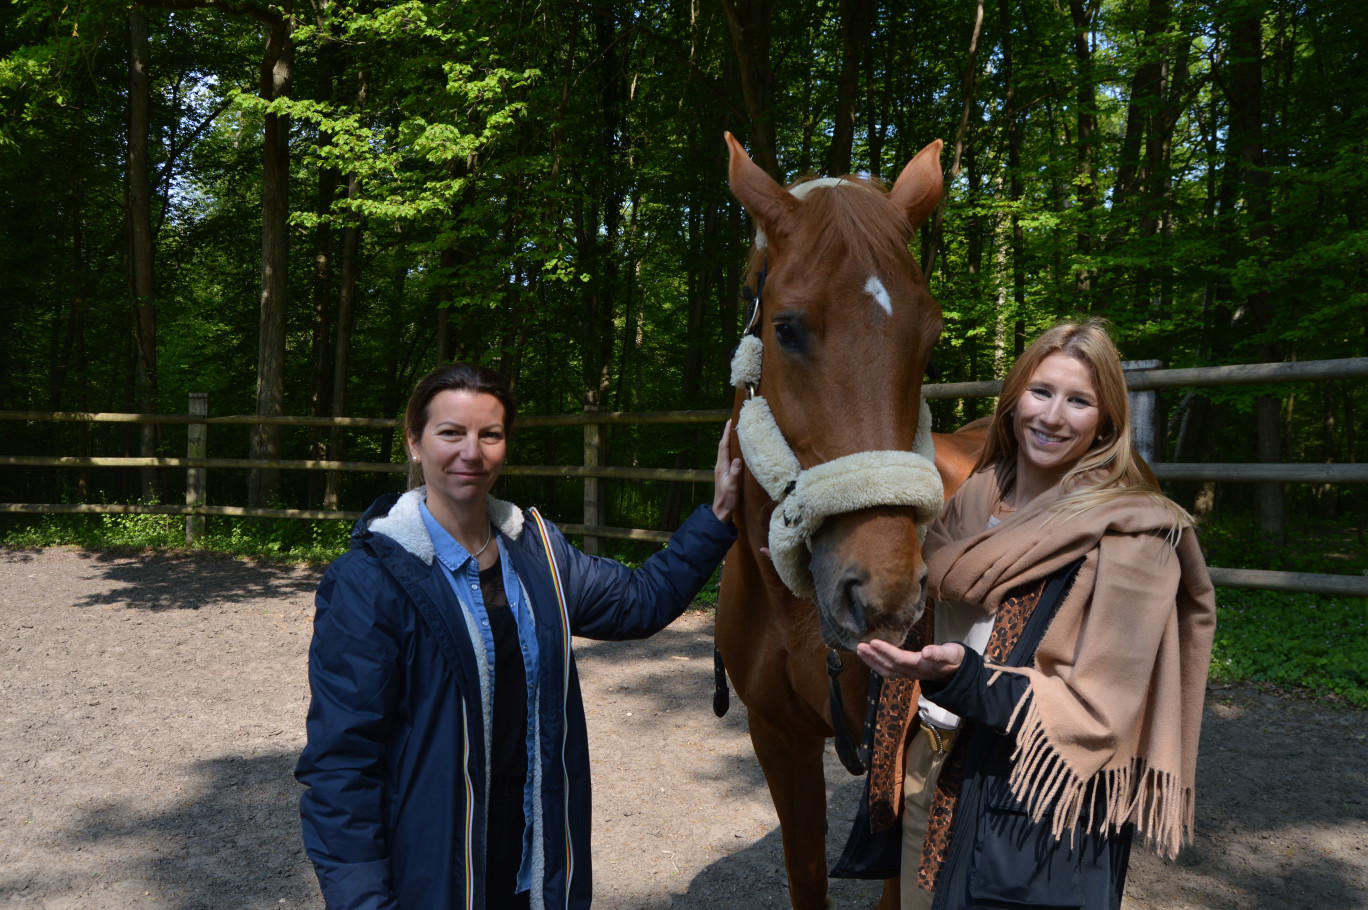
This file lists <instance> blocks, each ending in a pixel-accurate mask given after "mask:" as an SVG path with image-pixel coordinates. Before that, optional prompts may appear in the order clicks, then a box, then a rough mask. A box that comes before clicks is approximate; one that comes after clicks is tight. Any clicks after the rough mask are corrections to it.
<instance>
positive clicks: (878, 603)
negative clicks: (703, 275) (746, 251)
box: [727, 135, 943, 650]
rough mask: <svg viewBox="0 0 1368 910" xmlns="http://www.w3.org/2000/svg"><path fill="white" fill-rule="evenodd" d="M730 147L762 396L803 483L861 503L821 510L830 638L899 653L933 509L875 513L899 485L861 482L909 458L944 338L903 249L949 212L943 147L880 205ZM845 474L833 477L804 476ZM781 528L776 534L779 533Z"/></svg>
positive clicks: (820, 567) (814, 575)
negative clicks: (888, 646) (745, 215)
mask: <svg viewBox="0 0 1368 910" xmlns="http://www.w3.org/2000/svg"><path fill="white" fill-rule="evenodd" d="M727 143H728V146H729V147H730V151H731V168H730V177H731V187H732V192H734V193H735V194H736V197H737V198H738V199H739V200H740V201H741V203H742V205H744V206H745V207H746V210H747V211H748V212H749V213H750V215H751V218H752V219H753V220H754V222H755V224H756V227H757V235H756V244H755V249H754V250H753V252H752V257H751V262H750V278H749V281H748V282H747V284H748V286H749V287H750V288H752V289H756V288H757V286H758V285H759V284H760V283H761V281H762V280H763V290H762V291H761V299H760V302H759V314H758V316H757V318H756V319H755V321H754V323H753V328H752V331H753V332H755V333H757V334H758V337H759V339H760V342H759V345H758V346H757V353H758V356H759V366H758V367H757V369H758V372H759V386H758V388H757V389H756V390H755V393H756V394H757V395H758V396H760V397H762V398H763V400H764V403H766V404H767V405H768V407H769V410H770V411H771V412H772V413H773V418H774V420H773V423H774V424H776V425H777V427H778V431H779V433H780V434H782V437H783V439H784V440H786V441H787V444H788V447H789V448H790V449H791V450H792V453H793V455H794V456H796V458H797V465H798V467H799V468H801V471H802V475H801V476H803V477H817V476H819V475H822V476H823V478H824V484H823V490H824V493H823V495H825V496H827V498H828V499H830V498H831V497H832V496H833V495H835V496H836V497H838V498H839V497H843V496H848V497H850V498H851V501H852V502H853V501H856V500H858V501H859V503H858V504H857V507H856V510H855V511H849V510H846V509H842V508H839V507H836V508H831V507H830V504H829V503H828V505H827V509H828V511H832V512H834V513H835V514H829V515H827V516H824V517H822V518H819V519H818V521H820V524H818V525H817V526H816V527H815V529H811V531H810V533H811V537H810V538H809V539H808V540H807V544H808V546H810V548H811V559H810V562H809V564H808V568H810V571H811V591H810V593H811V594H812V596H813V597H814V599H815V600H816V602H817V607H818V613H819V616H820V619H821V628H822V637H823V638H824V639H825V640H826V642H827V644H828V645H830V646H832V647H835V648H840V649H843V650H852V649H853V648H854V647H855V644H856V643H857V642H859V641H861V640H868V639H870V638H882V639H885V640H889V641H893V642H895V643H901V641H902V639H903V637H904V636H905V635H906V633H907V631H908V629H910V628H911V626H912V624H913V623H914V622H916V620H917V619H918V618H919V617H920V616H921V613H922V609H923V607H924V605H925V597H926V568H925V566H924V565H923V563H922V556H921V546H920V541H919V537H918V532H917V519H918V518H919V517H920V518H921V519H922V520H923V521H924V520H925V519H926V518H927V515H926V514H925V512H926V510H925V509H922V510H921V514H920V515H918V510H917V509H916V508H913V507H911V506H907V505H881V504H880V505H872V504H871V503H886V502H891V501H895V500H892V499H886V498H885V499H880V498H878V496H877V495H871V494H869V492H868V490H867V487H868V485H869V483H881V482H885V481H887V480H888V479H889V477H890V476H892V475H890V474H888V473H887V472H885V474H884V476H883V477H882V478H880V477H875V476H874V475H875V474H877V473H878V471H879V470H880V469H879V468H877V467H875V468H871V471H873V472H874V473H873V474H871V475H869V477H870V478H872V480H869V481H868V482H867V481H866V478H865V476H864V475H863V474H862V473H861V469H862V466H863V465H865V464H866V463H869V462H871V460H872V461H873V462H877V461H878V460H879V459H880V458H883V459H884V460H885V461H889V460H891V461H893V462H898V461H899V456H900V454H901V453H908V452H911V451H912V450H913V448H914V437H915V435H916V431H917V424H918V415H919V413H920V409H921V386H922V376H923V374H924V372H925V370H926V366H927V361H928V359H929V357H930V354H931V347H932V345H933V344H934V343H935V341H936V339H937V338H938V337H939V336H940V332H941V328H942V325H943V323H942V320H941V312H940V307H939V306H938V305H937V303H936V301H935V300H934V299H933V298H932V296H931V294H930V292H929V291H928V290H927V286H926V280H925V278H924V277H923V276H922V272H921V269H920V268H919V267H918V265H917V263H916V261H915V260H914V259H913V258H912V255H911V254H910V252H909V251H908V243H909V241H910V239H911V237H912V235H913V233H914V232H915V231H916V230H917V229H918V228H919V227H921V225H922V224H923V223H925V221H926V219H927V217H928V216H929V215H930V214H931V212H932V211H933V210H934V209H935V207H936V206H937V204H938V203H939V201H940V196H941V188H942V176H941V170H940V163H939V156H940V149H941V143H940V142H939V141H936V142H933V143H932V144H931V145H928V146H927V147H926V148H925V149H923V150H922V151H921V153H920V154H918V155H917V156H916V158H914V159H913V160H912V161H911V162H910V163H909V164H908V165H907V167H906V168H904V169H903V172H902V174H901V175H900V176H899V177H898V179H897V181H896V182H895V183H894V185H893V188H892V189H891V190H890V191H889V192H887V193H885V192H883V191H882V190H881V189H879V188H878V187H877V186H876V185H875V184H873V183H871V182H870V181H867V180H863V179H860V178H851V177H844V178H840V179H839V180H829V179H824V180H815V181H809V182H806V183H799V184H796V185H795V186H793V187H791V188H788V189H785V188H784V187H782V186H780V185H779V184H778V183H776V182H775V181H774V180H773V179H771V178H770V176H769V175H768V174H766V173H765V172H764V171H763V170H762V169H761V168H759V167H758V166H757V165H755V164H754V163H753V162H752V161H751V160H750V158H749V157H748V156H747V155H746V153H745V151H744V150H743V149H742V148H741V146H740V144H739V143H737V141H736V140H735V139H733V138H732V137H731V136H730V135H728V136H727ZM762 276H763V279H762ZM743 394H744V392H743ZM927 429H928V430H929V428H927ZM743 445H744V440H743ZM860 453H867V454H865V455H861V454H860ZM849 456H857V457H849ZM904 458H906V456H904ZM836 459H843V461H842V462H841V463H840V465H839V466H837V465H833V466H832V467H833V468H834V469H835V470H831V471H826V472H823V471H821V470H820V469H819V470H817V471H813V470H811V469H814V468H819V466H821V465H825V464H828V463H830V462H833V461H835V460H836ZM749 462H750V458H749V457H748V468H753V467H754V466H752V465H751V464H750V463H749ZM847 466H849V469H847ZM895 466H896V465H895ZM906 466H907V465H904V467H906ZM894 473H896V472H894ZM932 473H934V472H932ZM828 475H837V476H834V477H833V476H828ZM801 483H803V481H802V480H799V482H798V484H793V483H789V484H788V489H789V490H790V491H792V490H793V488H794V487H795V486H797V485H800V484H801ZM936 484H937V487H938V485H939V480H938V479H937V481H936ZM814 486H815V484H814ZM938 492H939V490H937V493H938ZM776 498H781V497H776ZM780 508H783V507H782V506H781V507H780ZM782 517H783V516H781V518H782ZM786 522H787V519H785V521H781V522H777V523H775V524H773V525H771V527H772V528H778V529H779V531H780V532H782V531H783V526H784V524H785V523H786ZM795 523H797V522H796V521H795ZM775 534H776V532H775V531H773V530H772V531H770V533H769V539H770V540H771V547H774V546H775V544H774V542H773V539H774V537H775ZM760 539H761V540H764V539H766V538H765V537H763V536H761V537H760ZM802 555H803V558H804V559H806V551H803V554H802ZM778 565H779V563H778V561H777V560H776V566H778ZM781 574H782V570H781ZM785 581H786V582H787V583H789V586H790V587H791V588H792V587H794V585H793V584H792V583H791V582H790V581H789V579H787V578H786V579H785Z"/></svg>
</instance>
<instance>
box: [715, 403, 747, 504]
mask: <svg viewBox="0 0 1368 910" xmlns="http://www.w3.org/2000/svg"><path fill="white" fill-rule="evenodd" d="M740 498H741V459H739V458H732V457H731V421H730V420H728V421H727V425H726V426H725V427H723V428H722V438H721V439H720V440H718V443H717V465H716V467H714V468H713V503H712V510H713V514H714V515H716V516H717V520H718V521H720V522H723V523H724V524H725V523H726V522H729V521H731V519H732V513H733V512H735V511H736V502H737V500H738V499H740Z"/></svg>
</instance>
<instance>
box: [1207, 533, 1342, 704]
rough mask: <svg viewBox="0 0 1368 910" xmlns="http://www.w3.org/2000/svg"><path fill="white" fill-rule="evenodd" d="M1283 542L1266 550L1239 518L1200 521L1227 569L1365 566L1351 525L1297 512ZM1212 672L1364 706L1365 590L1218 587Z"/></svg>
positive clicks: (1210, 555)
mask: <svg viewBox="0 0 1368 910" xmlns="http://www.w3.org/2000/svg"><path fill="white" fill-rule="evenodd" d="M1287 537H1288V543H1287V545H1286V546H1284V547H1281V548H1279V549H1278V550H1277V551H1276V552H1268V551H1266V550H1264V549H1263V548H1262V547H1260V546H1259V545H1258V543H1257V541H1258V540H1259V536H1258V532H1257V529H1256V528H1255V526H1254V524H1253V522H1252V521H1250V520H1248V519H1245V518H1235V519H1227V520H1223V521H1220V522H1215V523H1212V524H1209V525H1207V526H1205V527H1204V528H1203V529H1202V532H1201V539H1202V545H1203V548H1204V549H1205V551H1206V554H1207V561H1208V562H1209V563H1210V564H1211V565H1213V566H1221V567H1223V568H1231V569H1268V568H1273V569H1280V570H1284V571H1289V572H1316V573H1325V574H1334V575H1363V574H1368V548H1366V547H1365V546H1364V543H1363V542H1362V541H1360V540H1359V538H1358V535H1357V533H1356V531H1355V530H1354V529H1352V528H1346V527H1343V526H1339V525H1334V524H1326V523H1323V522H1314V521H1310V520H1295V521H1293V522H1292V524H1291V526H1289V528H1288V533H1287ZM1216 603H1217V608H1218V613H1217V619H1216V641H1215V647H1214V648H1213V651H1212V659H1211V676H1212V678H1213V679H1216V680H1221V681H1226V682H1230V681H1252V682H1260V683H1268V684H1271V685H1274V686H1277V687H1279V688H1283V689H1288V690H1291V691H1293V692H1296V693H1298V694H1302V695H1307V696H1310V697H1313V698H1317V699H1321V700H1325V701H1330V702H1335V703H1339V704H1349V705H1354V706H1356V707H1360V708H1368V598H1362V597H1344V596H1339V597H1331V596H1326V595H1320V594H1294V593H1287V592H1281V591H1255V590H1243V589H1236V588H1217V589H1216Z"/></svg>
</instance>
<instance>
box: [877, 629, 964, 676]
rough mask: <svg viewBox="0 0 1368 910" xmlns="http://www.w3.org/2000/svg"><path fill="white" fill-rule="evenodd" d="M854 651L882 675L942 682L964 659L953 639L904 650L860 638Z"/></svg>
mask: <svg viewBox="0 0 1368 910" xmlns="http://www.w3.org/2000/svg"><path fill="white" fill-rule="evenodd" d="M855 654H856V655H857V656H858V657H859V658H860V660H862V661H864V662H865V663H866V664H868V665H869V669H871V670H873V671H874V672H875V673H877V674H879V675H880V676H882V677H884V678H885V679H892V678H893V677H895V676H902V677H906V678H907V679H925V680H930V681H932V682H944V681H945V680H947V679H949V678H950V677H952V676H954V675H955V671H956V670H958V669H959V667H960V664H962V663H964V645H962V644H960V643H959V642H957V641H952V642H947V643H946V644H943V645H927V646H926V647H925V648H922V649H921V650H920V651H904V650H903V649H902V648H899V647H898V646H897V645H891V644H889V643H888V642H886V641H879V640H877V639H876V640H874V641H862V642H860V643H859V644H858V645H856V646H855Z"/></svg>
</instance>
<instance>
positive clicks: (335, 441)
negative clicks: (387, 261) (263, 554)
mask: <svg viewBox="0 0 1368 910" xmlns="http://www.w3.org/2000/svg"><path fill="white" fill-rule="evenodd" d="M360 192H361V187H360V184H358V183H357V180H356V175H355V174H351V175H349V176H348V177H347V198H348V199H349V200H350V199H355V198H356V197H357V196H358V195H359V194H360ZM360 238H361V229H360V228H359V227H358V226H357V225H356V222H355V216H349V218H348V221H347V226H346V227H344V228H343V229H342V282H341V288H340V289H339V291H338V295H337V332H336V335H335V336H334V341H333V387H332V416H334V417H345V416H347V373H348V371H349V370H350V368H351V333H352V324H353V322H354V321H355V318H356V286H357V273H358V271H359V269H360V263H358V262H357V248H358V247H359V246H360ZM345 457H346V431H345V430H343V429H342V428H341V427H333V428H332V429H331V430H329V432H328V459H329V460H330V461H342V460H343V459H344V458H345ZM341 501H342V473H341V472H340V471H329V472H328V479H327V485H326V486H325V488H324V491H323V508H325V509H332V510H334V511H336V510H338V509H340V508H341V505H340V503H341Z"/></svg>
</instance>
